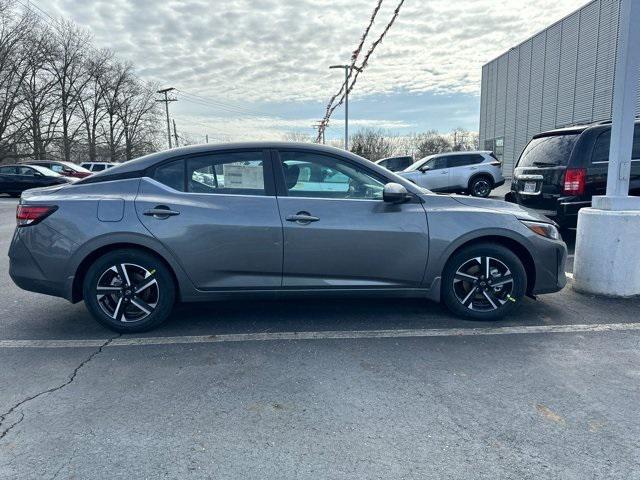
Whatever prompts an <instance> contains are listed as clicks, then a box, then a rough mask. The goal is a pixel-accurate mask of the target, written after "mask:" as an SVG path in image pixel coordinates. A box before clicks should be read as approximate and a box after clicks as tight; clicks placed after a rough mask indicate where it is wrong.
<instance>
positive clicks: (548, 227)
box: [520, 220, 560, 240]
mask: <svg viewBox="0 0 640 480" xmlns="http://www.w3.org/2000/svg"><path fill="white" fill-rule="evenodd" d="M520 221H521V222H522V223H523V224H524V225H525V226H526V227H527V228H528V229H529V230H531V231H532V232H535V233H537V234H538V235H542V236H543V237H546V238H550V239H551V240H560V232H559V231H558V229H557V228H556V226H555V225H553V224H551V223H544V222H530V221H528V220H520Z"/></svg>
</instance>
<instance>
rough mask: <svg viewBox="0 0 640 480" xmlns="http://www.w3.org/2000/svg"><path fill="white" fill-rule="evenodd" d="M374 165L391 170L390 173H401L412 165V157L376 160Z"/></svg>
mask: <svg viewBox="0 0 640 480" xmlns="http://www.w3.org/2000/svg"><path fill="white" fill-rule="evenodd" d="M376 163H377V164H378V165H380V166H381V167H384V168H386V169H387V170H391V171H392V172H401V171H402V170H404V169H406V168H409V167H410V166H411V164H412V163H413V157H409V156H407V157H389V158H383V159H382V160H378V161H377V162H376Z"/></svg>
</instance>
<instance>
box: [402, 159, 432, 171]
mask: <svg viewBox="0 0 640 480" xmlns="http://www.w3.org/2000/svg"><path fill="white" fill-rule="evenodd" d="M433 157H435V155H429V156H428V157H424V158H422V159H420V160H417V161H416V162H415V163H412V164H411V165H409V166H408V167H407V168H405V170H404V171H405V172H413V171H414V170H418V169H419V168H420V167H422V166H423V165H424V164H425V163H427V162H428V161H429V160H431V159H432V158H433Z"/></svg>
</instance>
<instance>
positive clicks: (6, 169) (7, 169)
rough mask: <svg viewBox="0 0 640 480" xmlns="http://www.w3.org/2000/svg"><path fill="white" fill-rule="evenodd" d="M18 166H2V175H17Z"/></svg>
mask: <svg viewBox="0 0 640 480" xmlns="http://www.w3.org/2000/svg"><path fill="white" fill-rule="evenodd" d="M15 174H16V167H0V175H15Z"/></svg>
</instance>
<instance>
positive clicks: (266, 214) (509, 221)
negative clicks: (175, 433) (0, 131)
mask: <svg viewBox="0 0 640 480" xmlns="http://www.w3.org/2000/svg"><path fill="white" fill-rule="evenodd" d="M16 218H17V229H16V233H15V235H14V237H13V240H12V243H11V247H10V250H9V257H10V272H9V273H10V275H11V278H12V279H13V281H14V282H15V283H16V284H17V285H18V286H20V287H21V288H24V289H26V290H31V291H35V292H41V293H46V294H49V295H55V296H59V297H64V298H66V299H68V300H70V301H72V302H77V301H80V300H84V302H85V305H86V306H87V308H88V309H89V311H90V312H91V313H92V315H93V316H94V317H95V318H96V319H97V320H98V321H99V322H100V323H102V324H103V325H106V326H107V327H109V328H111V329H114V330H117V331H120V332H137V331H143V330H148V329H150V328H153V327H155V326H157V325H159V324H160V323H162V322H163V321H164V320H165V319H166V318H167V317H168V315H169V313H170V312H171V308H172V306H173V304H174V302H175V301H177V300H180V301H203V300H215V299H220V298H246V297H263V296H269V295H280V296H282V295H289V296H298V297H300V296H302V297H304V298H308V297H311V296H318V295H365V296H366V295H369V296H374V297H379V296H381V295H387V296H398V297H407V296H415V297H421V298H429V299H432V300H436V301H438V300H442V301H443V302H444V303H445V304H446V305H447V306H448V307H449V308H450V309H451V310H452V311H453V312H454V313H456V314H459V315H463V316H466V317H469V318H472V319H479V320H493V319H497V318H500V317H501V316H504V315H508V314H510V313H512V312H513V311H514V309H515V308H516V307H517V306H518V305H519V303H520V302H521V300H522V298H523V297H524V296H525V295H534V294H541V293H548V292H555V291H558V290H560V289H561V288H562V287H563V286H564V285H565V283H566V278H565V273H564V264H565V259H566V256H567V250H566V246H565V244H564V242H563V241H562V240H561V238H560V236H559V234H558V230H557V229H556V227H555V226H554V225H553V224H552V223H551V222H550V221H549V220H548V219H546V218H545V217H543V216H541V215H538V214H536V213H531V212H530V211H529V210H527V209H523V208H521V207H519V206H518V205H514V204H510V203H507V202H504V201H500V200H488V199H481V198H470V197H462V196H447V195H436V194H434V193H432V192H429V191H427V190H424V189H422V188H420V187H418V186H417V185H415V184H414V183H412V182H410V181H408V180H407V179H405V178H403V177H400V176H398V175H396V174H394V173H392V172H390V171H389V170H387V169H385V168H382V167H380V166H379V165H375V164H374V163H372V162H369V161H368V160H365V159H363V158H362V157H359V156H357V155H354V154H352V153H349V152H344V151H343V150H339V149H336V148H332V147H326V146H322V145H313V144H309V145H300V144H289V143H278V142H271V143H265V142H260V143H246V144H229V145H216V146H212V145H199V146H190V147H182V148H177V149H173V150H169V151H165V152H159V153H155V154H151V155H148V156H145V157H141V158H139V159H137V160H133V161H131V162H127V163H125V164H122V165H119V166H117V167H113V168H111V169H109V170H105V171H103V172H99V173H96V174H94V175H92V176H91V177H88V178H86V179H83V180H80V181H78V182H76V183H75V184H72V185H66V186H63V187H62V188H56V189H51V188H43V189H37V190H30V191H27V192H25V193H24V194H23V197H22V200H21V203H20V205H19V206H18V210H17V215H16Z"/></svg>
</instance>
